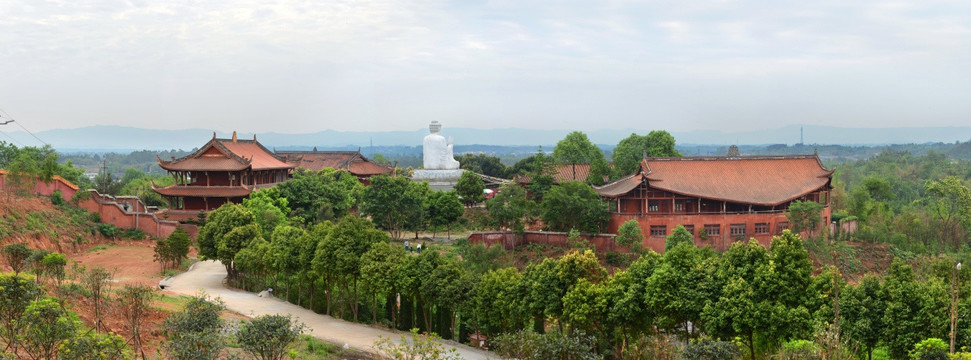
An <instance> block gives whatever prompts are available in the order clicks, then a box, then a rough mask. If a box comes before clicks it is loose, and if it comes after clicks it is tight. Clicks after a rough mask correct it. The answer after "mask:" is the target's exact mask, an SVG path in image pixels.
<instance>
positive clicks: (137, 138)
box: [0, 125, 971, 152]
mask: <svg viewBox="0 0 971 360" xmlns="http://www.w3.org/2000/svg"><path fill="white" fill-rule="evenodd" d="M801 128H802V133H803V134H802V136H803V142H804V143H806V144H823V145H827V144H839V145H881V144H911V143H917V144H920V143H933V142H945V143H950V142H956V141H962V142H964V141H968V140H971V127H968V126H964V127H906V128H903V127H902V128H840V127H831V126H803V127H801ZM569 132H570V130H533V129H518V128H506V129H471V128H444V129H443V131H442V134H443V135H445V136H446V137H452V138H454V139H455V143H456V144H457V145H471V144H481V145H500V146H514V145H520V146H543V147H544V148H548V149H547V150H552V145H554V144H556V142H557V141H559V140H560V139H562V138H563V137H564V136H566V134H567V133H569ZM648 132H650V130H634V129H622V130H610V129H605V130H594V131H587V132H586V134H587V136H588V137H589V138H590V140H591V141H593V142H594V143H597V144H604V145H609V146H612V145H615V144H617V142H618V141H620V140H621V139H623V138H625V137H627V136H628V135H630V134H631V133H638V134H646V133H648ZM212 134H213V131H212V130H206V129H201V128H196V129H184V130H153V129H142V128H136V127H124V126H89V127H82V128H76V129H56V130H47V131H41V132H37V133H35V135H37V137H39V138H40V139H43V140H44V141H46V142H48V143H50V144H51V145H53V146H54V148H56V149H58V150H59V151H61V152H107V151H115V152H122V151H131V150H170V149H184V150H189V149H193V148H197V147H199V146H201V145H202V144H204V143H205V142H206V141H208V140H209V139H210V138H212ZM216 134H217V136H219V137H221V138H226V137H231V136H232V134H231V133H225V132H219V131H217V132H216ZM427 134H428V129H427V128H420V129H416V130H415V131H375V132H365V131H334V130H325V131H319V132H315V133H308V134H280V133H272V132H271V133H260V134H257V135H256V136H257V139H259V140H260V142H261V143H263V144H264V145H265V146H267V147H268V148H271V149H272V148H310V147H315V146H316V147H317V148H318V149H321V150H323V149H332V148H348V147H368V146H370V145H372V144H373V145H374V146H393V145H404V146H420V145H421V140H422V138H423V137H424V136H425V135H427ZM3 135H6V136H0V141H7V142H11V140H12V139H16V141H14V142H13V143H14V144H17V145H20V144H25V145H34V146H36V145H38V144H40V143H39V142H38V141H37V140H36V139H34V138H33V137H31V136H30V135H29V134H26V133H23V132H3ZM672 135H674V137H675V139H676V140H677V143H678V144H679V145H692V144H694V145H729V144H738V145H767V144H790V145H791V144H796V143H799V142H800V126H798V125H794V126H786V127H782V128H778V129H766V130H758V131H743V132H724V131H716V130H697V131H687V132H672ZM237 136H238V137H239V138H243V139H252V138H253V133H239V134H237ZM18 142H19V143H18Z"/></svg>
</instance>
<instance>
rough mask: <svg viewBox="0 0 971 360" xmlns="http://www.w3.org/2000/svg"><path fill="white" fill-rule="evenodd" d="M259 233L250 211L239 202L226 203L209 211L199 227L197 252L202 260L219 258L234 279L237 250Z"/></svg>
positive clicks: (260, 232)
mask: <svg viewBox="0 0 971 360" xmlns="http://www.w3.org/2000/svg"><path fill="white" fill-rule="evenodd" d="M254 230H255V231H254ZM262 233H263V232H262V231H260V230H259V226H258V225H256V218H255V217H254V216H253V213H251V212H249V210H247V209H246V208H245V207H243V206H242V205H237V204H229V203H227V204H225V205H223V206H220V207H219V208H218V209H216V210H214V211H213V212H211V213H209V216H208V218H207V220H206V225H204V226H203V227H202V228H200V229H199V233H198V234H197V235H196V241H197V242H198V246H199V255H200V257H201V258H202V259H203V260H219V261H221V262H222V264H223V266H225V267H226V272H227V273H228V274H229V277H230V279H233V280H235V278H236V271H235V267H234V266H233V258H234V257H235V256H236V252H238V251H239V250H240V249H242V248H244V247H246V245H248V244H249V242H250V241H252V240H253V239H254V238H255V237H257V236H259V235H260V234H262Z"/></svg>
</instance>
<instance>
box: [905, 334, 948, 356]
mask: <svg viewBox="0 0 971 360" xmlns="http://www.w3.org/2000/svg"><path fill="white" fill-rule="evenodd" d="M948 349H949V346H948V344H947V343H946V342H944V340H941V339H938V338H930V339H924V341H921V342H919V343H917V344H915V345H914V349H913V350H911V351H910V358H911V359H912V360H947V359H948V356H947V354H948Z"/></svg>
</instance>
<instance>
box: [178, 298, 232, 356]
mask: <svg viewBox="0 0 971 360" xmlns="http://www.w3.org/2000/svg"><path fill="white" fill-rule="evenodd" d="M223 309H225V305H223V303H222V302H221V301H219V300H216V301H210V300H208V299H207V298H206V297H205V295H200V296H197V297H193V298H192V299H190V300H189V302H188V303H186V304H185V308H183V309H182V311H180V312H178V313H175V314H173V315H171V316H169V318H168V319H165V323H164V325H163V326H164V330H163V334H164V335H165V337H166V338H168V340H169V341H168V342H166V343H165V344H164V345H163V347H164V348H165V351H166V352H167V353H168V354H169V356H170V357H171V358H173V359H177V360H189V359H215V358H216V357H217V356H218V355H219V353H221V352H222V350H223V348H224V347H225V345H226V341H225V336H224V335H223V334H222V333H220V332H219V329H220V328H222V326H223V320H222V319H221V318H220V317H219V315H220V314H222V311H223Z"/></svg>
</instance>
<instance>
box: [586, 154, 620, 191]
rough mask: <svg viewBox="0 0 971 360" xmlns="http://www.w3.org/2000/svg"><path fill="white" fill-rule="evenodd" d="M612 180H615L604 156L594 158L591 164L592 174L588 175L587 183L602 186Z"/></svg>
mask: <svg viewBox="0 0 971 360" xmlns="http://www.w3.org/2000/svg"><path fill="white" fill-rule="evenodd" d="M611 178H613V176H612V171H611V169H610V164H608V163H607V160H606V159H604V157H603V156H599V157H596V158H594V159H593V162H591V163H590V174H589V175H587V178H586V180H585V181H586V182H587V183H588V184H590V185H595V186H600V185H603V184H605V183H606V182H607V181H609V180H610V179H611Z"/></svg>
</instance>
